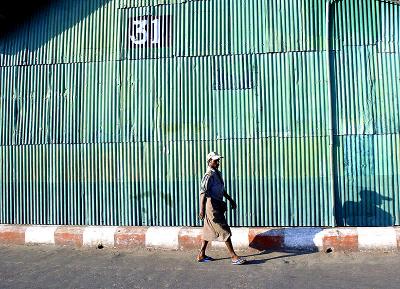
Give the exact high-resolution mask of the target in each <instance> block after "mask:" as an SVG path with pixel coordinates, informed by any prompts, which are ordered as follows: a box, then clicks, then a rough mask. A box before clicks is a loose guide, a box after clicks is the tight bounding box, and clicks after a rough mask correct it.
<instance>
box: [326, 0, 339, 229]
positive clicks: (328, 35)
mask: <svg viewBox="0 0 400 289" xmlns="http://www.w3.org/2000/svg"><path fill="white" fill-rule="evenodd" d="M333 3H334V0H333V1H332V2H331V0H326V19H325V26H326V36H325V40H326V43H325V47H326V74H327V77H328V111H329V166H330V168H331V170H330V174H329V180H330V184H331V185H330V188H331V197H332V206H333V216H332V219H333V222H332V227H336V225H337V224H336V188H335V171H334V170H335V168H334V165H335V162H334V149H335V148H334V131H333V128H334V124H333V121H334V119H333V99H332V75H331V66H332V63H331V57H330V46H331V45H330V42H331V33H330V16H331V15H330V13H331V6H332V5H333Z"/></svg>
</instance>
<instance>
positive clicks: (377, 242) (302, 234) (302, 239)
mask: <svg viewBox="0 0 400 289" xmlns="http://www.w3.org/2000/svg"><path fill="white" fill-rule="evenodd" d="M201 232H202V229H201V228H198V227H97V226H93V227H91V226H82V227H79V226H15V225H0V244H15V245H24V244H53V245H59V246H72V247H82V246H88V247H99V246H100V247H110V248H112V247H114V248H135V247H146V248H157V249H171V250H191V249H196V248H198V247H199V246H200V242H201ZM232 233H233V236H232V242H233V245H234V247H235V248H238V249H249V248H253V249H257V250H271V249H272V250H273V249H281V250H305V251H327V250H329V251H330V250H333V251H370V250H386V251H387V250H399V248H400V227H382V228H381V227H379V228H375V227H374V228H366V227H359V228H232ZM211 246H212V247H214V248H218V247H224V246H225V245H224V243H219V242H213V243H212V244H211Z"/></svg>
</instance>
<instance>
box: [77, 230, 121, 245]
mask: <svg viewBox="0 0 400 289" xmlns="http://www.w3.org/2000/svg"><path fill="white" fill-rule="evenodd" d="M117 229H118V227H87V228H85V229H84V230H83V246H98V245H100V244H101V245H103V246H109V247H114V234H115V232H116V231H117Z"/></svg>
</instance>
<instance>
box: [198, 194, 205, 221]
mask: <svg viewBox="0 0 400 289" xmlns="http://www.w3.org/2000/svg"><path fill="white" fill-rule="evenodd" d="M206 202H207V198H206V194H205V193H202V194H200V213H199V218H200V220H203V219H204V216H205V214H206Z"/></svg>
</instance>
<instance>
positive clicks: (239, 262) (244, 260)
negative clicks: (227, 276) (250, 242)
mask: <svg viewBox="0 0 400 289" xmlns="http://www.w3.org/2000/svg"><path fill="white" fill-rule="evenodd" d="M246 262H247V261H246V259H243V258H242V257H239V258H238V259H237V260H236V261H233V260H232V265H243V264H244V263H246Z"/></svg>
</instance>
